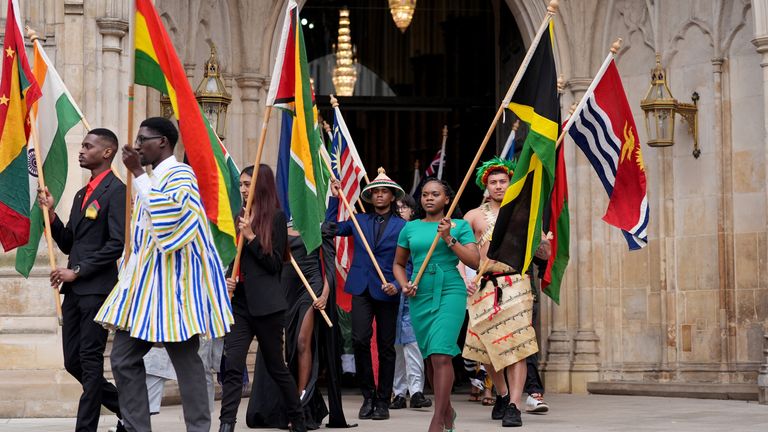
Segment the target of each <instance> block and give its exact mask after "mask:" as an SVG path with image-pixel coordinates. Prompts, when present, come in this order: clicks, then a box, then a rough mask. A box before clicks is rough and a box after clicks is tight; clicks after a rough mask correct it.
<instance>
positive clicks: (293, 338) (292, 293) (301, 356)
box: [246, 227, 329, 430]
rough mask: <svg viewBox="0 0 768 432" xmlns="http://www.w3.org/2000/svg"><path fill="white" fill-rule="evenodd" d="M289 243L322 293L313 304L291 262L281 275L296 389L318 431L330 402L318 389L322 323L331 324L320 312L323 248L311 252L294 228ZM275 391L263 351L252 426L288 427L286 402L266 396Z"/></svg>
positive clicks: (325, 294) (251, 412) (250, 414)
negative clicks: (327, 404) (321, 253)
mask: <svg viewBox="0 0 768 432" xmlns="http://www.w3.org/2000/svg"><path fill="white" fill-rule="evenodd" d="M288 244H289V246H290V249H291V254H292V255H293V258H294V259H295V260H296V263H297V264H298V265H299V268H300V269H301V271H302V273H303V274H304V277H305V278H306V279H307V281H308V282H309V284H310V286H311V287H312V290H313V292H314V293H315V296H317V301H314V302H313V301H312V297H311V296H310V295H309V292H307V289H306V287H305V286H304V284H303V283H302V281H301V279H300V278H299V275H298V274H297V273H296V271H295V270H294V268H293V266H291V265H290V264H287V263H286V265H285V266H284V267H283V274H282V279H281V282H282V285H283V289H284V290H285V291H284V292H285V298H286V300H287V302H288V310H287V311H286V312H285V320H286V326H285V348H286V356H285V359H286V361H287V363H288V369H289V370H290V371H291V373H292V374H293V376H294V379H295V380H296V384H297V387H296V391H297V394H298V395H299V397H300V400H301V406H302V410H303V412H304V419H305V422H306V425H307V429H309V430H313V429H317V428H319V427H320V425H321V424H322V421H323V419H324V418H325V417H326V416H327V415H328V409H327V407H326V405H325V401H324V400H323V397H322V396H321V395H320V392H319V390H318V388H317V377H318V374H319V371H320V362H319V356H318V347H319V341H318V337H319V330H320V328H319V327H320V326H321V325H323V326H324V325H326V324H325V321H323V319H322V318H321V317H320V316H319V314H318V313H316V312H315V311H316V310H322V309H325V305H326V302H327V300H328V296H329V287H328V283H327V282H325V280H324V278H323V274H322V271H321V262H320V254H319V252H320V249H319V248H318V249H315V250H314V251H312V252H311V253H310V254H307V252H306V248H305V247H304V243H303V242H302V241H301V237H299V233H298V232H297V231H294V230H293V229H292V228H290V227H289V228H288ZM276 390H277V386H276V384H275V382H274V380H272V379H271V377H270V376H269V374H268V373H267V369H266V367H265V362H264V356H263V355H262V353H261V350H259V352H258V353H257V355H256V370H255V372H254V378H253V389H252V391H251V399H250V401H249V402H248V412H247V414H246V424H247V425H248V427H252V428H260V427H271V428H284V427H285V426H286V425H287V423H288V418H287V416H286V414H285V405H284V404H283V401H281V400H279V399H276V398H266V397H262V395H265V394H274V392H275V391H276Z"/></svg>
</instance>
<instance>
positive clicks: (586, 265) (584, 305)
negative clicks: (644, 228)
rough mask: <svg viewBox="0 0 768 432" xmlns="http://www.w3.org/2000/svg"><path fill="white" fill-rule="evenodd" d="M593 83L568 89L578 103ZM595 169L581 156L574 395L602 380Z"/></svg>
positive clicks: (582, 81) (572, 83)
mask: <svg viewBox="0 0 768 432" xmlns="http://www.w3.org/2000/svg"><path fill="white" fill-rule="evenodd" d="M591 82H592V78H591V77H585V78H573V79H571V80H569V81H568V86H569V87H570V88H571V91H572V92H573V96H574V100H580V99H581V97H582V96H583V95H584V92H585V91H586V90H587V87H589V84H590V83H591ZM593 175H594V174H593V172H592V166H591V165H590V164H589V161H587V159H586V158H585V157H583V155H582V156H580V157H577V163H576V184H577V188H578V189H579V190H580V191H581V192H580V193H579V194H578V195H577V197H576V203H577V209H578V210H577V212H576V264H577V267H576V274H577V285H578V331H577V333H576V336H575V337H574V338H573V340H574V355H573V365H572V367H571V392H573V393H586V392H587V382H590V381H597V380H598V378H599V374H598V371H599V353H600V348H599V346H598V343H599V342H600V338H598V336H597V334H596V333H595V323H594V316H593V315H594V308H593V297H594V288H595V278H594V274H593V272H594V267H595V266H594V254H593V252H594V245H593V242H592V234H593V233H592V219H593V218H592V207H593V202H592V201H593V191H592V176H593Z"/></svg>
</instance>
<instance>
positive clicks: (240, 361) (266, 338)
mask: <svg viewBox="0 0 768 432" xmlns="http://www.w3.org/2000/svg"><path fill="white" fill-rule="evenodd" d="M233 306H234V305H233ZM233 312H234V316H235V324H234V325H233V326H232V328H231V329H230V331H229V333H228V334H227V335H226V336H225V337H224V352H225V353H226V355H227V362H226V363H227V370H226V373H225V374H224V384H223V386H222V395H221V415H220V416H219V420H220V421H221V423H235V422H236V420H237V409H238V408H239V406H240V399H241V398H242V396H243V370H244V369H245V358H246V356H247V355H248V348H249V347H250V346H251V341H253V337H254V336H255V337H256V340H258V342H259V350H261V354H262V356H263V358H264V365H265V366H266V368H267V372H268V373H269V375H270V376H271V377H272V379H273V380H274V381H275V383H276V384H277V386H278V387H279V388H280V393H281V395H282V397H283V402H284V404H285V407H286V410H287V415H288V419H290V420H293V419H296V418H302V411H301V406H300V402H299V391H298V388H297V387H296V381H295V380H294V379H293V375H291V373H290V371H288V366H287V365H286V364H285V355H284V354H285V350H284V347H283V334H284V333H285V312H284V311H281V312H276V313H273V314H269V315H264V316H258V317H255V316H252V315H251V314H249V313H248V312H247V311H244V310H242V308H240V307H233ZM275 396H276V395H256V396H252V397H275Z"/></svg>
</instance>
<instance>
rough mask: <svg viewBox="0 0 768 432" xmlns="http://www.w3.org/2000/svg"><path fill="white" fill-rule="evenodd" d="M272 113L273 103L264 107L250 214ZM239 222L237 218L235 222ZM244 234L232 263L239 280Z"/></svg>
mask: <svg viewBox="0 0 768 432" xmlns="http://www.w3.org/2000/svg"><path fill="white" fill-rule="evenodd" d="M271 113H272V105H267V107H266V108H265V109H264V118H263V119H262V121H261V134H260V135H259V146H258V147H257V149H256V159H255V160H254V161H253V176H251V184H250V186H248V199H247V200H246V203H245V207H244V212H243V213H244V214H246V215H247V214H248V213H249V212H250V211H251V206H252V205H253V195H254V193H255V192H256V180H257V179H258V178H259V165H261V155H262V153H264V143H265V142H266V141H267V126H268V125H269V115H270V114H271ZM238 223H239V222H238V221H237V220H236V221H235V224H238ZM243 245H244V240H243V235H242V234H240V235H238V236H237V254H236V255H235V263H234V265H232V277H233V278H235V280H237V279H238V278H239V276H240V256H241V255H242V253H243Z"/></svg>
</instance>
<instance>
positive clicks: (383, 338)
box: [326, 168, 405, 420]
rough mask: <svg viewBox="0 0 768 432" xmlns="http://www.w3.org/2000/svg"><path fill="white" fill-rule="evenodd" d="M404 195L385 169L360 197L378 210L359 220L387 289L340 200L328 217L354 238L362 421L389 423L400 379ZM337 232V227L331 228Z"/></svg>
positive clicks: (349, 287)
mask: <svg viewBox="0 0 768 432" xmlns="http://www.w3.org/2000/svg"><path fill="white" fill-rule="evenodd" d="M331 187H332V191H333V194H334V196H338V192H339V185H338V183H334V184H332V186H331ZM404 194H405V192H404V191H403V188H401V187H400V186H399V185H398V184H397V183H395V182H394V181H392V180H391V179H390V178H389V177H387V175H386V173H385V172H384V169H383V168H379V175H378V176H377V177H376V178H375V179H374V180H373V181H372V182H370V183H369V184H368V185H367V186H366V187H365V188H363V191H362V193H361V198H362V199H363V201H365V202H367V203H370V204H372V205H373V208H374V211H373V212H372V213H360V214H357V215H354V216H353V217H355V218H356V219H357V222H358V224H359V225H360V228H362V230H363V233H364V234H365V239H366V240H367V241H368V245H370V247H371V249H372V250H373V255H374V257H375V258H376V262H377V263H378V265H379V267H380V268H381V271H382V272H383V273H384V278H385V279H386V280H387V283H386V284H382V282H381V279H380V278H379V274H378V272H377V271H376V269H375V268H374V266H373V262H372V261H371V258H370V256H369V255H368V252H367V251H366V250H365V246H364V245H363V242H362V240H361V238H360V233H359V232H358V231H357V229H355V226H354V223H353V222H352V221H351V220H349V221H340V222H339V221H337V220H336V218H337V216H336V215H337V214H338V212H337V210H338V205H339V202H338V199H337V198H332V199H331V201H330V203H329V206H328V211H327V213H326V222H336V224H335V225H336V229H335V234H336V235H337V236H354V240H355V241H354V244H355V246H354V255H353V257H352V266H351V268H350V270H349V274H348V275H347V283H346V285H345V287H344V291H345V292H347V293H349V294H351V295H352V313H351V317H352V319H351V323H352V345H353V347H354V350H355V369H356V375H357V379H358V381H359V383H360V390H361V391H362V393H363V397H364V401H363V406H362V407H361V408H360V413H359V418H361V419H373V420H386V419H388V418H389V402H390V398H391V395H392V382H393V381H394V376H395V331H396V324H397V311H398V306H399V301H400V298H399V296H398V295H397V294H399V292H400V287H399V286H397V283H396V282H395V277H394V275H393V274H392V263H393V262H394V260H395V249H397V238H398V236H399V235H400V230H402V229H403V227H404V226H405V221H404V220H403V219H402V218H400V216H399V215H398V214H397V212H396V211H395V200H396V199H398V198H400V197H402V196H403V195H404ZM329 226H332V224H329ZM374 318H375V319H376V344H377V346H378V354H379V380H378V383H379V386H378V389H377V388H376V385H375V384H374V382H375V381H374V379H373V363H372V361H371V337H372V335H373V319H374Z"/></svg>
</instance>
